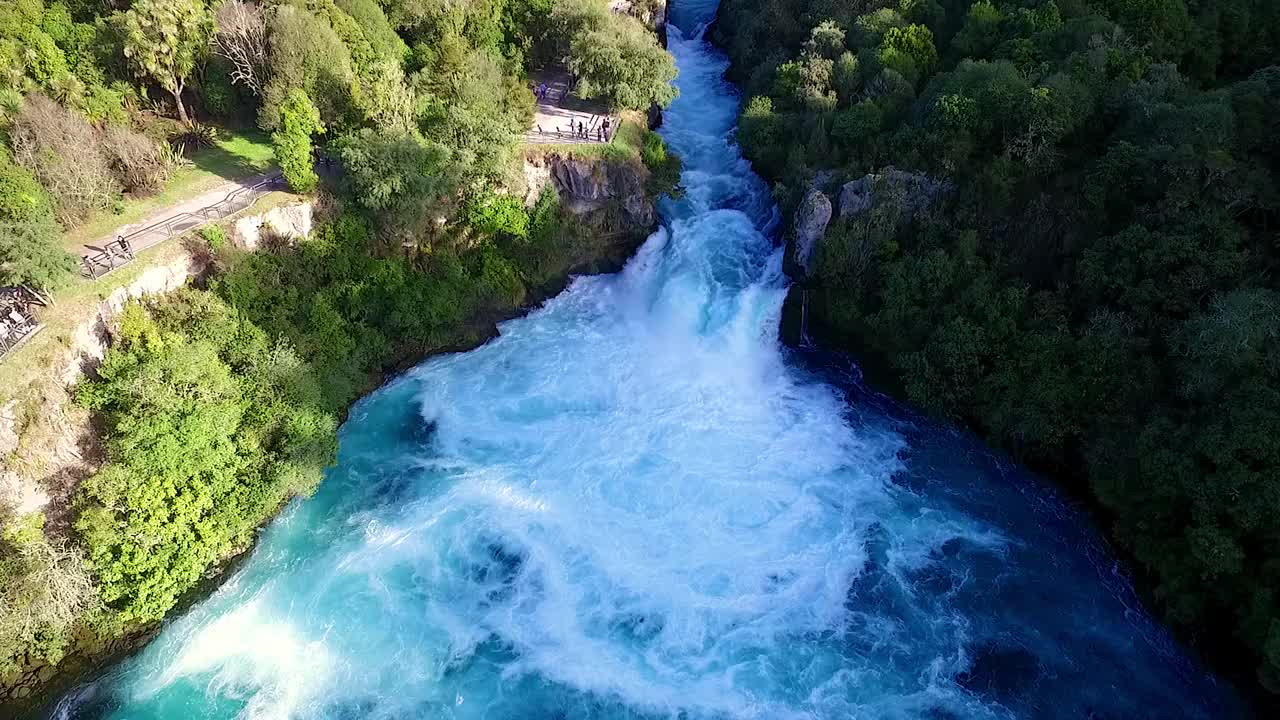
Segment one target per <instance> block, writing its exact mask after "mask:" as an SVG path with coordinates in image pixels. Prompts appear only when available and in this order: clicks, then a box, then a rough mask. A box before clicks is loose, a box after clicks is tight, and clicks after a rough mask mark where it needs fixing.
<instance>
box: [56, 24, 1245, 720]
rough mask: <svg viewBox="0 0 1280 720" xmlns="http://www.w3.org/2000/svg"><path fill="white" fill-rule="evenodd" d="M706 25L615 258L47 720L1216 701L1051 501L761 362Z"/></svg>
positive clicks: (450, 367)
mask: <svg viewBox="0 0 1280 720" xmlns="http://www.w3.org/2000/svg"><path fill="white" fill-rule="evenodd" d="M714 12H715V6H714V3H706V2H704V3H702V4H693V3H688V4H680V5H679V6H678V7H677V8H675V12H674V13H673V25H672V26H671V27H670V29H669V46H670V50H671V51H672V52H673V54H674V55H675V56H676V58H677V61H678V65H679V68H680V76H679V78H678V80H677V82H678V85H679V89H680V97H679V99H678V100H677V101H676V102H675V103H674V104H673V105H672V107H671V108H670V109H669V110H668V111H667V113H666V116H665V122H664V123H663V126H662V128H663V129H662V133H663V135H664V136H665V139H666V140H667V142H668V144H669V145H670V147H671V148H673V149H674V151H675V152H677V153H678V154H679V155H680V156H681V157H682V158H683V160H684V163H685V170H684V175H683V185H684V187H685V189H686V192H685V193H684V195H683V197H682V198H680V199H679V200H669V199H668V200H664V201H663V202H662V204H661V212H662V215H663V218H664V222H663V227H662V229H660V230H659V231H658V232H657V233H655V234H654V235H653V237H651V238H650V239H649V240H648V241H647V242H646V243H645V245H644V246H643V247H642V248H641V249H640V250H639V252H638V253H637V255H636V256H635V257H634V258H633V259H632V260H631V262H630V263H629V264H628V265H627V266H626V268H625V269H624V270H623V271H622V272H620V273H618V274H615V275H604V276H592V277H582V278H577V279H576V280H575V281H574V282H573V283H572V284H571V285H570V287H569V288H568V289H567V290H566V291H565V292H564V293H562V294H561V295H560V296H558V297H556V298H554V299H553V300H551V301H549V302H547V303H546V304H545V305H544V306H543V307H541V308H539V309H537V310H536V311H534V312H532V313H531V314H530V315H529V316H527V317H525V318H522V319H518V320H513V321H511V322H508V323H505V324H504V325H503V326H502V327H501V335H500V336H499V337H498V338H496V339H495V340H493V341H491V342H489V343H488V344H486V345H484V346H483V347H481V348H478V349H476V350H474V351H471V352H468V353H462V354H454V355H446V356H441V357H436V358H433V359H430V360H428V361H426V362H424V363H423V364H422V365H420V366H418V367H417V368H415V369H414V370H412V371H411V372H409V373H407V374H405V375H404V376H402V377H400V378H398V379H396V380H395V381H393V382H391V383H389V384H388V385H386V386H385V387H383V388H382V389H380V390H378V391H377V392H375V393H373V394H372V395H370V396H369V397H367V398H365V399H364V400H362V401H361V402H359V403H358V404H357V405H356V406H355V407H354V408H353V409H352V411H351V413H350V418H349V420H348V422H347V424H346V425H345V426H344V427H343V429H342V433H341V449H340V453H339V462H338V465H337V466H336V467H335V468H333V469H332V470H331V472H329V474H328V476H327V477H326V479H325V482H324V484H323V486H322V487H321V489H320V491H319V492H318V494H317V495H316V496H315V497H313V498H310V499H307V500H305V501H299V502H296V503H294V504H292V505H291V506H290V507H289V508H288V509H287V511H286V512H285V513H284V514H283V515H282V516H281V517H280V518H279V519H278V520H277V521H276V522H274V523H273V524H272V525H271V526H270V527H269V529H268V530H267V531H265V532H264V534H263V536H262V537H261V539H260V542H259V544H258V546H257V547H256V549H255V551H254V553H253V555H252V557H251V558H250V559H249V560H248V561H247V562H246V563H245V564H244V565H243V567H242V568H241V569H240V570H239V571H238V572H237V573H236V574H235V575H234V576H233V577H232V578H231V579H230V580H229V581H228V582H227V583H226V584H224V586H223V587H222V588H221V589H219V590H218V592H216V593H215V594H214V595H213V596H212V597H210V598H208V599H207V600H205V601H203V602H201V603H199V604H198V605H196V606H195V607H194V608H192V609H191V610H190V611H189V612H187V613H186V614H185V615H183V616H182V617H179V618H176V619H174V620H173V621H172V622H170V623H169V624H167V625H166V627H165V628H164V630H163V632H161V633H160V634H159V636H158V637H157V638H156V639H155V640H154V641H153V642H152V643H151V644H150V645H149V646H148V647H147V648H146V649H145V650H144V651H143V652H141V653H139V654H138V655H137V656H135V657H133V658H130V659H128V660H126V661H124V662H122V663H120V664H119V665H117V666H116V667H114V668H111V669H110V670H109V671H108V672H106V673H105V674H103V675H102V676H101V677H99V678H97V679H95V680H93V681H92V682H90V683H87V684H85V685H84V686H82V687H81V688H79V689H77V690H76V691H75V692H73V693H72V694H70V695H68V696H67V697H66V698H64V699H63V700H62V702H61V703H59V705H58V707H57V708H56V709H55V710H54V714H55V715H56V716H58V717H65V718H114V719H118V720H125V719H128V720H178V719H183V720H186V719H189V718H190V719H209V720H214V719H226V718H252V719H255V720H258V719H261V720H267V719H271V720H285V719H286V718H315V719H324V720H339V719H352V720H354V719H357V718H358V719H360V720H366V719H368V720H382V719H385V720H391V719H393V718H395V719H402V718H455V719H464V718H467V719H469V718H475V719H481V718H483V719H485V720H505V719H508V718H509V719H511V720H515V719H517V718H525V719H532V718H546V719H550V718H560V719H564V720H587V719H600V720H623V719H627V720H641V719H646V718H655V719H656V718H686V719H688V720H695V719H708V720H712V719H715V720H719V719H726V720H727V719H732V718H743V719H756V718H758V719H761V720H765V719H768V720H778V719H786V718H796V719H805V720H811V719H814V718H823V719H827V718H829V719H832V720H836V719H843V718H920V719H924V718H1007V717H1026V718H1071V719H1073V720H1075V719H1078V718H1084V717H1107V718H1132V717H1175V716H1176V717H1191V718H1209V717H1222V716H1224V713H1225V714H1230V713H1231V712H1233V710H1232V709H1233V708H1235V707H1236V705H1234V703H1235V702H1236V700H1235V699H1234V696H1233V695H1232V694H1231V692H1230V690H1229V689H1227V688H1225V687H1223V686H1222V685H1220V684H1219V683H1217V682H1216V681H1215V680H1214V679H1213V678H1212V677H1211V676H1209V675H1207V674H1206V673H1205V672H1204V671H1203V670H1202V669H1201V668H1200V667H1199V666H1198V665H1197V664H1196V663H1195V662H1194V660H1192V659H1190V658H1188V657H1187V656H1186V655H1185V654H1183V653H1182V651H1181V649H1180V648H1179V647H1178V646H1177V645H1176V644H1174V643H1173V642H1172V641H1171V640H1170V639H1169V636H1168V634H1167V632H1166V631H1165V630H1164V629H1163V628H1161V627H1160V626H1159V625H1158V624H1157V623H1155V622H1153V621H1152V620H1151V619H1150V618H1149V617H1148V616H1147V615H1146V614H1145V612H1144V611H1143V610H1142V609H1141V607H1140V605H1139V604H1138V602H1137V600H1136V599H1135V597H1134V594H1133V592H1132V590H1131V589H1130V588H1129V585H1128V583H1127V582H1126V580H1125V579H1124V578H1123V577H1122V576H1121V575H1119V574H1118V573H1116V572H1115V570H1114V568H1115V563H1114V561H1113V560H1112V559H1111V558H1110V557H1109V556H1108V555H1107V553H1106V550H1105V548H1104V547H1103V546H1102V544H1101V543H1100V542H1099V541H1098V540H1097V535H1096V533H1095V532H1094V530H1093V529H1092V528H1091V527H1090V526H1089V524H1088V522H1087V521H1086V520H1085V519H1084V518H1082V517H1081V516H1080V515H1079V514H1077V513H1075V512H1074V511H1072V510H1071V509H1070V508H1069V507H1068V506H1066V505H1064V504H1063V503H1062V502H1060V501H1059V500H1058V499H1057V498H1056V497H1055V496H1054V494H1053V492H1052V490H1051V489H1050V488H1048V487H1046V486H1045V485H1044V484H1042V483H1040V482H1039V481H1038V480H1036V479H1035V478H1034V477H1031V476H1029V475H1027V474H1026V473H1024V472H1022V471H1020V470H1018V469H1017V468H1013V467H1010V466H1009V465H1008V464H1007V463H1005V462H1003V461H1001V460H1000V459H999V458H998V457H995V456H993V455H991V454H990V453H988V452H986V451H985V450H983V449H982V448H981V447H980V446H978V445H977V444H975V443H974V442H973V441H972V440H971V439H969V438H967V437H965V436H964V435H962V434H959V433H956V432H954V431H951V430H949V429H947V428H939V427H936V426H933V425H931V424H929V423H928V422H926V421H924V420H922V419H920V418H917V417H915V416H913V415H911V414H910V412H909V411H906V410H902V409H900V408H897V407H896V406H895V405H894V404H893V403H890V402H888V401H887V400H885V399H884V398H882V397H880V396H877V395H875V394H874V393H871V392H870V391H867V390H865V389H863V388H860V387H858V386H857V385H856V384H841V381H840V377H842V375H841V374H840V373H838V372H830V371H829V370H830V366H831V365H833V364H836V365H838V364H839V363H840V362H844V361H842V360H839V359H830V358H821V357H818V356H815V355H808V354H804V353H800V354H797V353H792V352H791V351H788V350H786V349H784V348H783V347H782V346H781V345H780V343H779V342H778V338H777V332H778V321H779V315H780V312H781V307H782V301H783V297H784V295H785V293H786V290H787V281H786V278H785V276H784V275H783V273H782V271H781V265H782V262H781V250H780V249H779V248H778V247H777V246H776V245H775V243H774V242H773V239H772V238H773V235H774V230H775V226H776V224H777V216H778V214H777V209H776V208H775V206H774V204H773V202H772V200H771V198H770V195H769V192H768V188H767V187H766V186H765V184H764V183H763V182H762V181H761V180H760V178H758V177H756V176H755V175H754V174H753V173H752V172H751V168H750V166H749V164H748V163H747V162H745V161H744V160H743V159H742V157H741V156H740V154H739V152H738V150H737V147H736V145H735V144H734V142H733V128H734V124H735V122H736V113H737V108H738V96H737V94H736V92H735V91H734V89H733V87H732V86H730V85H729V84H728V83H726V82H725V81H724V80H723V77H722V76H723V73H724V71H725V69H726V61H725V59H724V58H723V56H722V55H720V54H719V53H718V52H717V51H715V50H714V49H713V48H712V47H711V46H710V45H709V44H708V43H707V42H706V41H705V40H704V39H703V38H702V37H701V33H702V31H701V28H702V27H704V26H705V24H706V23H707V22H708V21H709V20H710V19H711V17H712V16H713V13H714ZM682 28H687V29H688V31H687V32H686V31H685V30H682Z"/></svg>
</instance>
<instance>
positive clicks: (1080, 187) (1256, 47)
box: [717, 0, 1280, 692]
mask: <svg viewBox="0 0 1280 720" xmlns="http://www.w3.org/2000/svg"><path fill="white" fill-rule="evenodd" d="M717 28H718V29H717V33H718V36H719V40H720V41H721V42H722V43H723V44H724V46H725V47H726V49H727V51H728V53H729V55H730V57H731V59H732V61H733V70H732V72H733V75H734V77H735V78H736V79H738V80H739V81H740V82H742V84H743V89H744V93H745V95H746V96H747V100H746V102H745V103H744V107H743V112H742V117H741V127H740V131H739V135H738V137H739V140H740V141H741V143H742V146H743V149H744V151H745V153H746V155H747V157H748V158H749V159H751V160H752V161H753V163H754V165H755V167H756V168H757V170H759V171H760V172H762V173H763V174H764V175H765V176H766V177H767V178H769V179H770V180H771V181H773V182H774V183H775V184H774V188H775V193H776V195H777V197H778V199H779V200H780V202H781V204H782V206H783V207H784V209H786V210H788V211H791V210H793V209H794V208H795V207H796V206H797V205H798V204H799V202H800V199H801V197H802V196H803V194H804V193H805V192H806V191H807V190H808V189H809V188H810V187H811V186H813V184H814V183H815V182H817V183H819V184H820V185H821V187H822V189H823V190H826V191H827V192H829V193H831V194H832V195H833V196H836V197H838V195H839V192H840V189H841V186H842V185H843V184H844V183H846V182H849V181H853V180H860V179H862V178H865V182H868V183H870V184H871V186H872V188H873V189H872V195H873V196H874V197H875V198H876V200H875V201H874V202H873V203H872V205H871V207H870V208H868V209H865V210H863V209H855V210H853V211H851V212H848V213H845V214H844V217H840V213H837V218H836V220H835V221H834V222H833V223H832V224H831V227H830V228H829V229H828V232H827V235H826V238H825V240H824V241H823V244H822V246H821V248H820V250H819V253H818V261H817V269H816V272H815V277H814V278H812V279H811V280H810V281H809V283H810V285H809V290H810V294H809V297H810V298H811V303H810V315H809V317H810V322H811V328H813V329H814V330H815V332H817V333H818V335H819V336H820V337H821V338H823V339H824V340H826V341H827V342H829V343H833V344H836V345H839V346H843V347H847V348H850V349H855V350H856V351H857V352H859V353H860V356H861V358H862V361H863V362H864V363H865V364H866V366H867V367H868V370H869V371H870V372H871V374H872V375H873V376H875V377H878V378H879V379H880V380H881V381H882V382H885V383H887V384H889V385H891V386H893V387H896V388H898V389H899V390H900V391H901V392H903V393H904V394H905V395H906V397H908V398H909V399H910V400H912V401H913V402H915V403H917V404H918V405H920V406H922V407H924V408H926V409H928V410H930V411H932V412H934V413H936V414H938V415H940V416H944V417H948V418H952V419H957V420H962V421H966V422H968V423H969V424H970V425H971V426H972V427H974V428H975V429H977V430H978V431H979V432H981V433H982V434H983V435H984V437H986V438H987V439H988V440H989V441H991V442H992V443H994V444H996V445H999V446H1001V447H1004V448H1007V449H1009V450H1011V451H1012V452H1014V453H1016V454H1017V455H1018V456H1019V457H1021V458H1023V459H1025V460H1028V461H1030V462H1031V463H1033V464H1034V465H1035V466H1036V467H1039V468H1041V469H1045V470H1047V471H1049V472H1050V473H1052V474H1054V475H1056V476H1058V477H1060V478H1062V479H1063V480H1064V481H1065V482H1067V483H1070V484H1072V485H1074V486H1076V488H1077V489H1078V490H1080V491H1082V492H1088V493H1091V494H1092V496H1093V497H1094V498H1096V500H1097V501H1098V503H1099V504H1100V506H1101V508H1102V509H1103V511H1104V513H1105V518H1106V519H1107V521H1108V523H1109V525H1110V528H1111V534H1112V537H1113V538H1115V540H1116V541H1117V542H1118V543H1119V545H1120V546H1121V547H1122V548H1123V549H1124V550H1125V551H1126V552H1127V553H1130V554H1131V556H1132V557H1134V558H1135V559H1136V560H1137V562H1138V564H1139V566H1138V570H1139V572H1140V574H1141V575H1143V576H1144V577H1145V578H1146V579H1147V581H1148V583H1149V587H1150V588H1151V589H1152V590H1153V595H1154V597H1155V598H1156V600H1157V602H1158V604H1159V607H1160V608H1161V609H1163V610H1164V611H1165V613H1166V614H1167V616H1168V617H1169V618H1171V619H1172V620H1173V621H1174V622H1175V623H1176V624H1178V625H1179V626H1181V627H1183V628H1185V629H1187V630H1188V632H1187V637H1191V638H1199V639H1200V640H1201V641H1202V645H1203V646H1204V647H1205V648H1207V649H1209V650H1211V651H1213V652H1214V654H1215V656H1216V657H1218V658H1220V659H1225V662H1226V663H1227V664H1228V665H1238V664H1240V660H1239V659H1240V658H1242V657H1246V656H1247V657H1248V658H1249V661H1248V662H1249V663H1251V665H1252V669H1253V670H1254V671H1255V674H1256V677H1257V678H1258V679H1259V681H1260V682H1261V684H1262V685H1263V686H1264V687H1266V688H1268V689H1270V690H1271V691H1273V692H1280V620H1278V619H1277V618H1280V534H1278V533H1277V530H1276V527H1275V526H1274V523H1266V522H1262V521H1261V520H1260V518H1262V517H1276V516H1277V515H1278V514H1280V484H1278V483H1280V455H1277V447H1278V446H1277V443H1276V442H1275V439H1274V437H1273V435H1274V433H1271V432H1269V431H1268V430H1267V429H1268V428H1273V427H1275V423H1276V420H1277V419H1276V417H1275V416H1274V414H1275V411H1276V408H1277V407H1280V405H1277V403H1276V396H1277V393H1278V392H1280V343H1278V340H1280V338H1278V337H1277V335H1276V334H1275V332H1274V327H1273V326H1274V325H1275V322H1274V319H1275V317H1276V316H1275V314H1274V313H1275V305H1274V303H1275V299H1276V291H1277V289H1278V288H1277V285H1276V282H1277V280H1276V277H1277V276H1276V272H1275V271H1276V269H1277V266H1278V265H1280V244H1277V238H1278V236H1277V234H1276V228H1277V227H1280V194H1278V193H1277V187H1278V186H1277V179H1278V178H1280V153H1278V150H1280V146H1277V143H1276V141H1275V138H1276V137H1280V134H1277V130H1280V125H1277V122H1280V121H1278V120H1277V118H1278V117H1280V67H1277V66H1275V65H1274V63H1276V62H1277V61H1278V59H1280V54H1278V52H1280V5H1277V4H1276V3H1271V2H1265V1H1264V0H1229V1H1228V2H1213V3H1210V2H1201V1H1200V0H1151V1H1142V2H1137V1H1133V2H1129V1H1124V2H1076V1H1070V2H1069V1H1067V0H977V1H976V2H975V1H973V0H908V1H907V2H901V3H897V2H894V3H888V2H871V3H846V4H838V3H836V4H833V3H825V4H817V5H815V4H813V3H808V2H800V1H799V0H725V3H724V7H723V9H722V17H721V21H720V22H719V23H718V25H717ZM889 166H894V167H896V168H897V169H898V170H899V171H910V172H911V173H914V174H915V175H914V176H915V177H927V178H933V179H936V180H945V181H947V182H948V185H949V187H950V188H951V192H950V193H949V194H948V195H947V196H946V197H945V198H937V199H934V200H932V201H928V200H925V201H922V200H921V198H920V196H919V195H913V191H912V189H911V187H910V186H907V185H904V184H903V183H902V182H901V180H900V178H901V175H899V174H895V172H893V171H891V170H889ZM895 178H897V180H895ZM1224 648H1225V649H1224ZM1242 650H1243V652H1241V651H1242Z"/></svg>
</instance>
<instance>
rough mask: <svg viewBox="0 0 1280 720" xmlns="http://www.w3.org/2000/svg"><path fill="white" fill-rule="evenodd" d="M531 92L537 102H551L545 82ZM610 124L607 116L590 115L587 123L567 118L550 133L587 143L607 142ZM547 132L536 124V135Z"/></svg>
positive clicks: (549, 90)
mask: <svg viewBox="0 0 1280 720" xmlns="http://www.w3.org/2000/svg"><path fill="white" fill-rule="evenodd" d="M532 90H533V96H534V97H535V98H537V100H538V102H540V103H543V102H553V101H551V99H550V98H551V94H552V89H551V88H550V87H549V86H548V85H547V84H546V83H545V82H544V83H539V84H538V85H535V86H533V87H532ZM610 124H611V123H610V118H609V117H607V116H606V117H604V118H600V116H598V115H592V116H591V120H590V122H589V123H588V122H583V121H582V120H574V119H573V118H569V122H568V123H566V124H565V125H560V126H557V127H555V128H553V129H552V130H551V132H552V133H554V134H555V135H556V136H557V137H568V138H579V139H582V140H586V141H588V142H591V141H593V140H594V141H595V142H609V140H610V139H611V136H610V135H609V130H610ZM547 132H548V131H547V130H546V129H545V128H543V127H542V124H541V123H538V134H539V135H546V134H547Z"/></svg>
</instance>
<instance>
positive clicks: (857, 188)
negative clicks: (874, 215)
mask: <svg viewBox="0 0 1280 720" xmlns="http://www.w3.org/2000/svg"><path fill="white" fill-rule="evenodd" d="M874 187H875V176H874V175H867V176H865V177H861V178H858V179H857V180H852V181H850V182H847V183H845V184H844V186H843V187H841V188H840V217H841V218H852V217H857V216H859V215H861V214H862V213H864V212H866V211H868V210H870V209H871V192H872V190H873V189H874Z"/></svg>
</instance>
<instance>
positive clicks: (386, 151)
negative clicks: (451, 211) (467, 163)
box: [335, 128, 460, 236]
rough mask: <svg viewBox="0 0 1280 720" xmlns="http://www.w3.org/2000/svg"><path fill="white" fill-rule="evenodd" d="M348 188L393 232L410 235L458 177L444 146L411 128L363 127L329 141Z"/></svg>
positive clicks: (449, 195)
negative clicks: (383, 128)
mask: <svg viewBox="0 0 1280 720" xmlns="http://www.w3.org/2000/svg"><path fill="white" fill-rule="evenodd" d="M335 149H336V151H337V153H338V156H339V157H340V158H341V159H342V166H343V169H344V170H345V171H346V174H347V180H348V182H349V183H350V184H351V190H352V194H353V195H354V196H355V198H356V201H357V202H358V203H360V204H361V205H363V206H365V207H367V208H369V209H370V210H375V211H377V212H378V213H379V216H380V218H381V219H382V220H383V221H386V223H387V224H386V225H384V227H385V228H386V229H387V230H388V231H390V232H392V233H393V234H399V235H404V236H411V235H414V234H415V233H416V231H419V230H421V229H423V228H425V227H427V226H429V224H430V223H431V220H432V217H433V216H434V215H436V214H443V213H444V212H445V209H446V208H447V207H448V205H449V203H450V202H451V201H452V200H453V196H454V195H455V193H456V191H457V189H458V185H459V182H460V178H459V176H458V175H459V171H460V168H458V167H456V166H455V165H454V164H453V163H451V159H452V157H453V155H452V153H451V152H450V151H449V149H448V148H447V147H445V146H443V145H440V144H439V143H434V142H430V141H427V140H423V139H422V138H421V137H418V136H417V135H414V134H412V133H405V132H396V131H391V130H374V129H371V128H363V129H361V130H359V131H358V132H355V133H351V134H349V135H346V136H343V137H342V138H339V140H338V141H337V142H336V143H335Z"/></svg>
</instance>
